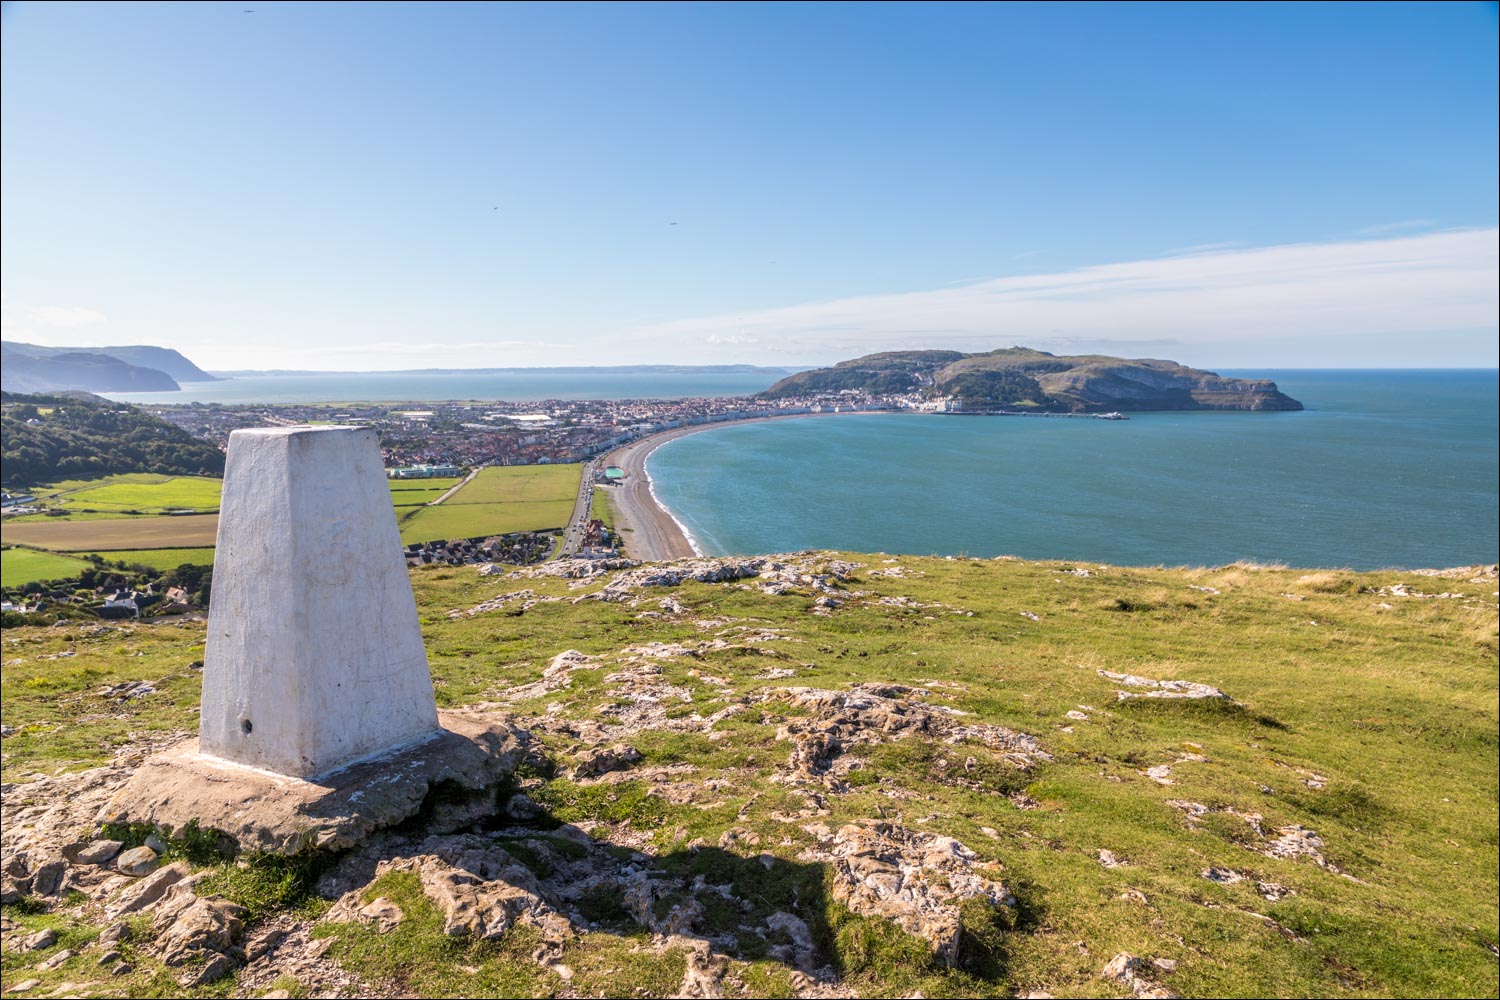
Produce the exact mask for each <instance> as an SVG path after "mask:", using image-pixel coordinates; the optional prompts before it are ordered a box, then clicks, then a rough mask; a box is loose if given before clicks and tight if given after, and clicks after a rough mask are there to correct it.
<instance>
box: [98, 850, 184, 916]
mask: <svg viewBox="0 0 1500 1000" xmlns="http://www.w3.org/2000/svg"><path fill="white" fill-rule="evenodd" d="M187 874H188V869H187V865H185V864H183V863H182V862H180V861H177V862H174V863H172V864H170V865H167V866H166V867H165V868H158V869H157V870H156V871H154V872H152V873H151V874H150V875H147V876H146V877H145V878H143V879H141V880H140V881H139V882H133V883H131V884H130V885H128V886H126V887H125V889H124V890H123V891H122V892H121V893H120V894H119V895H118V896H117V897H115V899H114V900H113V901H112V902H110V903H108V904H107V905H106V906H105V907H104V915H105V917H107V918H108V919H110V920H118V919H119V918H120V917H123V916H125V915H126V914H127V913H139V912H140V911H141V910H144V909H146V907H148V906H151V905H152V904H153V903H155V902H156V901H157V900H159V899H161V898H162V896H164V895H166V892H167V890H168V889H170V888H171V887H172V886H174V885H176V884H177V883H178V882H180V881H182V879H183V878H185V877H186V876H187Z"/></svg>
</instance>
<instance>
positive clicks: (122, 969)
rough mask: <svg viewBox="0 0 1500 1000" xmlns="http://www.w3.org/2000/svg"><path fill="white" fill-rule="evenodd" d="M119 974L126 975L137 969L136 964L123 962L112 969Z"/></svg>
mask: <svg viewBox="0 0 1500 1000" xmlns="http://www.w3.org/2000/svg"><path fill="white" fill-rule="evenodd" d="M111 971H112V972H113V973H114V974H115V975H117V976H125V975H129V974H130V973H132V972H134V971H135V966H133V965H131V964H130V963H129V962H121V963H120V964H119V965H117V966H115V967H114V968H113V969H112V970H111Z"/></svg>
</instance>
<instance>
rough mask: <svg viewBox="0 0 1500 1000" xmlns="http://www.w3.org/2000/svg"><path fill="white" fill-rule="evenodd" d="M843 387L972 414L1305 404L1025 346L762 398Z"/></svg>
mask: <svg viewBox="0 0 1500 1000" xmlns="http://www.w3.org/2000/svg"><path fill="white" fill-rule="evenodd" d="M845 389H855V390H859V391H863V392H870V393H911V392H922V393H923V394H925V395H927V396H931V397H945V398H948V399H952V400H955V401H957V402H959V403H961V404H962V405H963V406H965V407H967V408H970V409H982V408H1001V407H1004V408H1011V407H1022V408H1030V409H1037V410H1052V411H1058V412H1082V413H1087V412H1099V411H1105V410H1137V411H1139V410H1300V409H1302V404H1301V403H1299V402H1298V401H1297V400H1295V399H1292V398H1291V397H1290V396H1287V395H1285V394H1284V393H1282V392H1281V391H1280V390H1278V389H1277V388H1276V383H1274V382H1271V381H1268V380H1266V379H1237V378H1224V377H1223V376H1220V375H1216V374H1214V373H1213V372H1206V371H1200V370H1198V369H1196V368H1188V367H1186V366H1184V365H1180V364H1178V363H1177V362H1175V361H1163V360H1159V359H1154V358H1143V359H1138V360H1128V359H1125V358H1112V357H1106V356H1103V355H1085V356H1077V357H1066V356H1058V355H1055V354H1048V353H1047V352H1046V351H1035V350H1031V349H1029V348H1025V347H1013V348H1009V349H1006V350H999V351H990V352H987V353H984V354H959V353H957V352H954V351H902V352H891V353H886V354H872V355H869V356H868V357H864V358H856V359H854V360H851V361H844V362H841V363H840V364H838V365H836V366H834V367H832V368H820V369H817V370H815V371H809V372H800V373H798V374H796V375H792V376H790V377H788V378H784V379H782V380H781V381H780V382H777V383H776V384H775V385H773V386H772V387H771V388H770V389H768V390H767V391H766V392H765V393H764V395H765V396H767V397H769V398H773V399H776V398H785V397H788V396H798V395H816V394H818V393H828V392H839V391H841V390H845Z"/></svg>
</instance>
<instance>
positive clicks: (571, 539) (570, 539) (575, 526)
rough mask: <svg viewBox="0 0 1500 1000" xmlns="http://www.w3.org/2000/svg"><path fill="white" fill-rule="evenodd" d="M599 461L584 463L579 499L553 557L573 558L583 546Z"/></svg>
mask: <svg viewBox="0 0 1500 1000" xmlns="http://www.w3.org/2000/svg"><path fill="white" fill-rule="evenodd" d="M599 462H600V459H597V458H595V459H592V460H590V461H588V462H585V463H583V476H582V478H580V479H579V481H578V499H577V500H575V501H574V502H573V516H572V517H571V518H569V519H568V526H567V527H566V528H564V529H563V537H562V542H561V543H559V544H558V546H557V549H556V550H555V551H554V552H553V554H552V558H553V559H568V558H571V557H572V556H576V555H577V554H578V550H579V549H581V548H583V533H584V529H585V528H586V527H587V526H588V523H589V517H590V516H591V512H592V510H593V507H594V476H595V474H596V473H597V471H598V467H599Z"/></svg>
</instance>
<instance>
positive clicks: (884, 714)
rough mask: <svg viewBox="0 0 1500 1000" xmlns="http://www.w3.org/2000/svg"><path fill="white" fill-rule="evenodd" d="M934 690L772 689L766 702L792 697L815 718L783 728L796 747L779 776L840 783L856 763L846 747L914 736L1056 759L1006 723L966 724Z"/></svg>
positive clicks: (1028, 762)
mask: <svg viewBox="0 0 1500 1000" xmlns="http://www.w3.org/2000/svg"><path fill="white" fill-rule="evenodd" d="M930 694H931V692H929V691H927V690H925V689H922V688H910V687H905V686H903V685H899V684H876V683H866V684H856V685H854V686H853V687H852V688H851V689H850V690H848V691H829V690H824V689H820V688H805V687H789V688H778V689H775V690H771V691H767V692H766V693H765V694H764V695H762V698H763V699H764V700H765V701H768V702H769V701H773V700H775V701H788V702H790V703H791V704H792V705H794V706H796V707H797V708H800V709H804V710H807V711H808V712H810V716H809V717H807V718H798V719H793V720H791V721H789V722H787V723H786V724H785V725H784V726H782V727H781V729H780V730H778V732H777V734H776V737H777V739H781V740H790V741H791V742H792V744H793V746H792V753H791V757H790V759H789V760H788V761H787V765H786V767H785V768H784V769H783V771H782V772H781V774H779V775H778V776H777V778H776V779H774V780H778V781H781V782H782V783H790V784H800V783H806V782H815V783H818V784H822V785H825V786H827V787H833V788H838V787H840V786H841V785H842V779H843V777H844V776H845V775H846V774H847V773H848V771H849V768H850V766H851V765H852V761H850V760H847V759H843V758H842V755H843V754H844V753H845V751H846V750H848V749H850V748H851V747H854V746H857V745H860V744H871V743H883V742H886V741H888V740H894V739H902V738H905V737H909V736H921V737H923V738H926V739H931V740H941V741H944V742H947V743H961V742H963V741H965V740H974V741H976V742H980V743H983V744H984V745H985V746H988V747H990V748H992V749H995V750H998V751H1000V752H1001V754H1002V755H1003V756H1004V757H1005V759H1006V760H1008V761H1009V762H1010V763H1011V764H1012V765H1014V766H1015V767H1018V768H1022V769H1025V768H1029V767H1031V766H1032V765H1034V764H1036V763H1038V762H1040V761H1047V760H1051V759H1052V757H1051V755H1050V754H1048V753H1047V752H1046V751H1044V750H1042V748H1041V744H1040V743H1039V742H1038V741H1037V739H1036V738H1035V737H1034V736H1028V735H1026V734H1025V733H1017V732H1014V731H1013V730H1010V729H1006V728H1004V727H1002V726H992V725H986V724H982V723H975V724H964V723H962V722H961V721H959V716H958V714H957V713H955V712H953V711H952V710H948V709H944V708H941V707H937V706H933V705H929V704H927V703H926V702H923V701H919V700H918V697H919V696H925V695H930Z"/></svg>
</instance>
